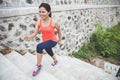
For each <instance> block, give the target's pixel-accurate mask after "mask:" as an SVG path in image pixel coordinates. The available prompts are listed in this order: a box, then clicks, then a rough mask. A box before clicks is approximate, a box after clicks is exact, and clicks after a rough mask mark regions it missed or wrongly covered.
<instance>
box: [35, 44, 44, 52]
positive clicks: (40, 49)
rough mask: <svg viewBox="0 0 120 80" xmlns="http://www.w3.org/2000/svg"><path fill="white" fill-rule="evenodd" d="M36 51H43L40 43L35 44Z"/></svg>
mask: <svg viewBox="0 0 120 80" xmlns="http://www.w3.org/2000/svg"><path fill="white" fill-rule="evenodd" d="M36 51H37V53H43V48H42V46H41V45H40V44H38V45H37V48H36Z"/></svg>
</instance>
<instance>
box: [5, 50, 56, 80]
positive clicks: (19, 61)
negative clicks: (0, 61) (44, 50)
mask: <svg viewBox="0 0 120 80" xmlns="http://www.w3.org/2000/svg"><path fill="white" fill-rule="evenodd" d="M5 57H6V58H7V59H8V60H9V61H11V62H12V63H13V64H14V65H16V66H17V67H18V68H19V69H20V70H21V71H22V72H24V73H25V74H26V75H27V76H29V77H30V78H31V79H35V80H40V79H41V80H51V79H52V80H58V79H57V78H55V77H54V76H53V75H52V74H50V73H48V72H45V71H44V70H41V72H40V75H37V76H36V77H33V76H32V72H33V70H34V67H35V64H34V65H33V64H32V63H31V61H29V60H27V59H26V58H25V57H24V56H22V55H20V54H19V53H17V52H15V51H13V52H11V53H10V54H7V55H5Z"/></svg>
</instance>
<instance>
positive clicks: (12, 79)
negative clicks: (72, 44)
mask: <svg viewBox="0 0 120 80" xmlns="http://www.w3.org/2000/svg"><path fill="white" fill-rule="evenodd" d="M57 58H58V61H59V62H58V64H57V65H56V66H54V67H53V66H51V63H52V59H51V57H50V56H48V55H47V54H46V55H44V56H43V60H42V65H43V67H42V70H41V72H40V73H39V74H38V75H37V76H35V77H33V76H32V71H33V70H34V66H35V64H36V59H37V58H36V55H32V54H30V53H26V54H25V55H24V56H22V55H20V54H19V53H17V52H15V51H13V52H11V53H10V54H7V55H4V56H3V55H2V54H1V53H0V80H117V79H116V78H115V77H114V76H113V75H110V74H108V73H106V72H105V71H103V70H102V69H100V68H97V67H95V66H93V65H90V64H89V63H85V62H83V61H81V60H78V59H76V58H71V57H69V56H58V55H57Z"/></svg>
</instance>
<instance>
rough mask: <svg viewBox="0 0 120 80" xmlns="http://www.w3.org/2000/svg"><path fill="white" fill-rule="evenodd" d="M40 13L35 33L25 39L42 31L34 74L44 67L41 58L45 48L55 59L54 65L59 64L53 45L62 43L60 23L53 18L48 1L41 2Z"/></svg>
mask: <svg viewBox="0 0 120 80" xmlns="http://www.w3.org/2000/svg"><path fill="white" fill-rule="evenodd" d="M39 14H40V20H38V21H37V23H36V26H35V30H34V33H33V34H31V35H27V36H25V37H24V39H25V40H30V39H32V38H34V37H35V36H36V35H37V33H38V31H39V30H40V31H41V33H42V40H43V42H42V43H39V44H38V45H37V48H36V51H37V53H38V54H37V64H36V69H35V70H34V71H33V76H35V75H37V74H38V73H39V71H40V69H41V67H42V65H41V60H42V55H43V54H44V52H43V49H45V50H46V52H47V53H48V54H49V55H50V56H51V57H52V59H53V61H54V62H53V63H52V66H54V65H56V64H57V62H58V61H57V59H56V56H55V55H54V53H53V51H52V47H54V46H55V45H56V44H57V43H58V44H59V45H61V31H60V28H59V25H58V23H57V22H56V21H54V20H53V19H52V18H51V7H50V5H49V4H47V3H41V5H40V6H39ZM54 29H56V30H57V31H58V39H57V38H56V35H55V31H54Z"/></svg>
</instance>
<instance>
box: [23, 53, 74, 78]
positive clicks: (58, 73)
mask: <svg viewBox="0 0 120 80" xmlns="http://www.w3.org/2000/svg"><path fill="white" fill-rule="evenodd" d="M45 56H47V59H46V57H45ZM24 57H25V58H26V59H28V60H29V61H32V63H33V64H36V59H37V57H36V55H32V54H30V53H27V54H25V55H24ZM51 63H52V59H51V57H50V56H49V55H47V54H46V55H44V56H43V59H42V65H43V68H42V70H45V71H46V72H49V73H50V74H52V75H54V76H55V77H57V78H58V79H59V80H76V79H75V78H74V77H73V76H72V75H67V74H66V73H65V72H64V71H62V70H60V69H59V68H56V67H53V66H51Z"/></svg>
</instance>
